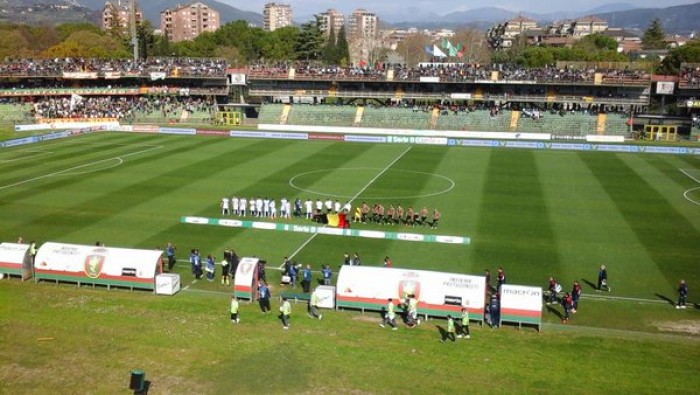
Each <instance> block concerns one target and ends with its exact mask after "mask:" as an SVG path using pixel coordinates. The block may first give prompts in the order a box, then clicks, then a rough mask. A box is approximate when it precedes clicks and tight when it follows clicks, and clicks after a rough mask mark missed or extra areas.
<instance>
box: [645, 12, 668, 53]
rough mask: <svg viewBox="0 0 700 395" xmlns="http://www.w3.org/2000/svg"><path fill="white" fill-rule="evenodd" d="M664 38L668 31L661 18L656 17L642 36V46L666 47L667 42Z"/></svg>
mask: <svg viewBox="0 0 700 395" xmlns="http://www.w3.org/2000/svg"><path fill="white" fill-rule="evenodd" d="M664 38H666V33H665V32H664V29H663V28H662V27H661V21H659V18H654V20H652V21H651V25H649V28H648V29H647V30H646V31H644V35H643V36H642V48H644V49H665V48H666V42H664Z"/></svg>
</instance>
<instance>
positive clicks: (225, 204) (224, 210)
mask: <svg viewBox="0 0 700 395" xmlns="http://www.w3.org/2000/svg"><path fill="white" fill-rule="evenodd" d="M229 204H230V201H229V200H228V198H226V197H225V198H223V199H221V215H228V214H229V213H230V212H231V211H230V209H229Z"/></svg>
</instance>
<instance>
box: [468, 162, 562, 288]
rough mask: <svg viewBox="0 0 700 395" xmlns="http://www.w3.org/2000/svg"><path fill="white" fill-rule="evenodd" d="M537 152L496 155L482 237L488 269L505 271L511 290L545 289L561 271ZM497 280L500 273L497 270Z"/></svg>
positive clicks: (482, 211)
mask: <svg viewBox="0 0 700 395" xmlns="http://www.w3.org/2000/svg"><path fill="white" fill-rule="evenodd" d="M534 156H535V153H534V152H533V151H511V150H507V151H506V150H503V151H499V150H494V151H492V152H491V156H490V160H489V165H488V168H487V169H486V173H487V179H486V183H485V185H484V197H483V199H482V204H481V207H480V208H479V222H478V231H477V234H476V235H475V239H474V240H472V242H473V243H474V248H475V249H476V259H477V260H478V261H479V262H481V263H482V264H483V265H484V266H485V267H491V268H495V267H497V266H503V268H504V269H505V271H506V274H507V281H509V282H510V283H512V284H542V283H543V282H544V281H545V280H546V278H547V277H546V276H548V275H549V274H556V273H559V271H560V262H559V256H558V251H557V240H556V237H555V235H554V232H553V230H552V224H551V222H550V219H549V216H550V214H549V212H548V209H547V204H548V201H547V200H546V197H545V195H544V193H543V191H542V182H541V179H540V177H541V176H540V174H539V169H538V168H537V164H536V163H535V157H534ZM492 275H493V276H494V280H495V271H494V270H492Z"/></svg>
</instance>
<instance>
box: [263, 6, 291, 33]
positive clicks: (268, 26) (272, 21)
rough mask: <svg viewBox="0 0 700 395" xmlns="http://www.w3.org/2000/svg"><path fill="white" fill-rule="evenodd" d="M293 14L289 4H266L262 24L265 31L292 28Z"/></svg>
mask: <svg viewBox="0 0 700 395" xmlns="http://www.w3.org/2000/svg"><path fill="white" fill-rule="evenodd" d="M293 18H294V13H293V12H292V6H290V5H289V4H280V3H267V4H265V8H264V9H263V23H264V28H265V30H267V31H270V32H272V31H275V30H277V29H279V28H281V27H285V26H292V23H293Z"/></svg>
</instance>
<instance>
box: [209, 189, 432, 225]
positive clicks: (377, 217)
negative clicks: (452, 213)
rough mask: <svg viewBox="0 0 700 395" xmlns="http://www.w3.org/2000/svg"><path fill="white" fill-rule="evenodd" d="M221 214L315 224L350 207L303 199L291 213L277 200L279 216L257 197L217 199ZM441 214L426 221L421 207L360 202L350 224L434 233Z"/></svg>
mask: <svg viewBox="0 0 700 395" xmlns="http://www.w3.org/2000/svg"><path fill="white" fill-rule="evenodd" d="M220 207H221V214H222V215H237V216H239V217H246V216H248V215H250V216H252V217H258V218H271V219H274V218H278V216H279V218H285V219H290V218H291V217H292V216H294V217H295V218H304V217H305V218H306V219H310V220H316V219H317V216H318V215H319V214H339V213H345V214H349V213H350V212H351V211H352V203H351V202H350V201H346V202H345V203H341V202H340V201H339V200H338V199H336V200H335V201H333V200H331V199H330V198H327V199H326V200H325V201H322V200H321V199H316V201H313V200H311V199H306V201H304V202H303V203H302V201H301V199H299V198H296V199H295V200H294V206H293V210H292V202H291V201H290V200H288V199H287V198H286V197H283V198H282V199H280V202H279V213H278V206H277V201H276V200H275V199H270V198H269V197H267V196H266V197H261V196H258V197H256V198H250V199H246V198H245V197H241V198H239V197H237V196H233V197H232V198H231V199H229V198H227V197H224V198H222V199H221V204H220ZM440 217H441V213H440V211H439V210H438V209H437V208H434V209H433V212H432V215H431V216H430V217H429V210H428V208H427V207H425V206H423V207H422V208H421V209H420V210H414V209H413V207H412V206H409V207H408V208H406V209H405V210H404V208H403V207H402V206H401V205H400V204H399V205H397V206H396V207H394V205H393V204H390V205H389V207H386V208H385V207H384V205H383V204H382V203H374V204H373V205H372V207H371V208H370V206H369V205H368V204H367V203H366V202H362V204H361V205H359V206H357V207H356V208H355V211H354V215H353V222H362V223H368V222H370V223H376V224H381V225H400V224H403V225H406V226H430V227H431V228H433V229H436V228H437V226H438V224H439V222H440Z"/></svg>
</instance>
